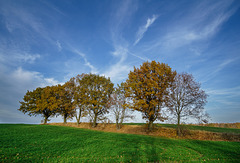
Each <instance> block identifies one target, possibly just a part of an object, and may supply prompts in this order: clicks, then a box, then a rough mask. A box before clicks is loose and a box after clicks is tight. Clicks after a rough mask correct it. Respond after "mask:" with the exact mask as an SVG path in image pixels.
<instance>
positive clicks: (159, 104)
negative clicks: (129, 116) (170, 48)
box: [125, 61, 176, 130]
mask: <svg viewBox="0 0 240 163" xmlns="http://www.w3.org/2000/svg"><path fill="white" fill-rule="evenodd" d="M175 75H176V72H175V71H172V69H171V67H169V66H168V65H167V64H164V63H159V62H156V61H152V62H144V63H143V64H142V65H141V66H140V68H135V67H134V70H133V71H130V73H129V74H128V79H127V80H126V84H125V89H126V96H127V97H130V98H131V100H132V103H131V104H128V107H130V108H132V109H134V110H137V111H140V112H142V114H143V118H144V119H147V120H148V129H149V130H152V127H153V122H154V121H155V120H157V119H158V120H161V121H164V120H165V119H166V117H164V116H163V115H162V114H161V110H162V108H163V106H164V104H165V102H166V101H167V100H168V98H167V95H168V94H169V87H170V86H171V83H172V82H173V80H174V76H175Z"/></svg>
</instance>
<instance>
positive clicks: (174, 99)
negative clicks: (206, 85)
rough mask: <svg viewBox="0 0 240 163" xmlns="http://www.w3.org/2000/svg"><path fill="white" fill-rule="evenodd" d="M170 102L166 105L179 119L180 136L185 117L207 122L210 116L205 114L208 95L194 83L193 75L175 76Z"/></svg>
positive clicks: (182, 74)
mask: <svg viewBox="0 0 240 163" xmlns="http://www.w3.org/2000/svg"><path fill="white" fill-rule="evenodd" d="M170 92H171V93H170V95H169V100H168V102H167V103H166V105H167V106H168V109H169V111H170V112H171V113H172V114H173V115H174V116H176V118H177V125H178V127H177V134H178V135H180V134H181V131H180V120H181V119H182V118H184V117H187V118H190V117H193V118H197V119H198V120H202V121H203V122H207V119H208V118H209V116H208V114H207V113H205V112H204V105H205V104H206V103H207V94H206V93H205V91H203V90H202V89H201V88H200V84H199V83H197V82H196V81H194V78H193V76H192V75H191V74H187V73H181V74H177V75H176V76H175V79H174V82H173V84H172V86H171V87H170Z"/></svg>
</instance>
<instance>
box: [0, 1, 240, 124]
mask: <svg viewBox="0 0 240 163" xmlns="http://www.w3.org/2000/svg"><path fill="white" fill-rule="evenodd" d="M239 20H240V1H239V0H236V1H233V0H211V1H209V0H199V1H192V0H181V1H178V0H176V1H174V0H171V1H169V0H146V1H142V0H139V1H138V0H122V1H115V0H101V1H99V0H61V1H59V0H34V1H33V0H0V123H40V121H41V119H42V118H41V117H40V116H37V117H29V116H28V115H25V114H23V113H22V112H20V111H18V110H17V109H18V108H19V107H20V104H19V101H22V98H23V96H24V95H25V93H26V92H27V90H30V91H31V90H33V89H36V88H37V87H44V86H47V85H49V86H50V85H55V84H62V83H64V82H66V81H68V80H69V79H70V78H71V77H74V76H76V75H77V74H81V73H95V74H100V75H105V76H106V77H110V79H111V81H112V82H113V83H114V84H115V85H116V84H117V83H120V82H122V81H125V80H126V79H127V77H128V73H129V72H130V71H131V70H133V67H134V66H135V67H139V66H140V65H141V64H142V63H143V62H146V61H153V60H155V61H158V62H160V63H166V64H168V65H169V66H170V67H172V69H173V70H176V71H177V72H179V73H180V72H187V73H191V74H193V76H194V78H195V80H196V81H197V82H199V83H201V88H202V89H203V90H205V91H206V93H207V94H208V95H209V97H208V103H207V104H206V106H205V110H206V111H207V112H208V113H209V114H210V116H211V121H210V122H218V123H232V122H240V37H239V36H240V21H239ZM136 115H137V120H136V121H138V122H141V121H143V120H142V119H141V115H139V114H138V113H136ZM56 121H62V118H61V117H58V118H52V119H51V122H56Z"/></svg>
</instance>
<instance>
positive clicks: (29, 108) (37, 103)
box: [18, 87, 55, 124]
mask: <svg viewBox="0 0 240 163" xmlns="http://www.w3.org/2000/svg"><path fill="white" fill-rule="evenodd" d="M52 93H53V92H52V88H51V87H45V88H37V89H36V90H33V91H27V93H26V94H25V96H24V97H23V101H20V104H21V105H20V108H19V109H18V110H19V111H22V112H23V113H24V114H25V113H28V115H29V116H37V115H42V116H43V117H44V124H46V123H47V121H48V120H49V117H52V116H54V115H55V108H53V107H51V106H50V105H49V103H52V104H54V103H55V98H54V96H52V95H53V94H52Z"/></svg>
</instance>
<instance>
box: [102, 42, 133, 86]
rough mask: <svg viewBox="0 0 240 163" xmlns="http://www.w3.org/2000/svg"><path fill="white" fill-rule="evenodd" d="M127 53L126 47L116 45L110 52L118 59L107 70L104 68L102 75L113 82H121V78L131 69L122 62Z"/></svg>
mask: <svg viewBox="0 0 240 163" xmlns="http://www.w3.org/2000/svg"><path fill="white" fill-rule="evenodd" d="M127 53H128V49H126V48H124V47H121V46H117V47H116V49H115V51H114V52H112V54H113V55H114V56H116V57H118V58H119V61H118V62H117V63H116V64H114V65H112V66H110V67H109V68H108V70H106V71H105V72H104V73H103V74H102V75H104V76H107V77H110V78H111V80H112V81H113V82H114V83H118V82H121V81H122V80H123V79H125V78H126V77H127V74H128V73H129V71H130V69H131V66H129V65H127V64H126V63H124V61H125V60H126V58H127Z"/></svg>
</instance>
